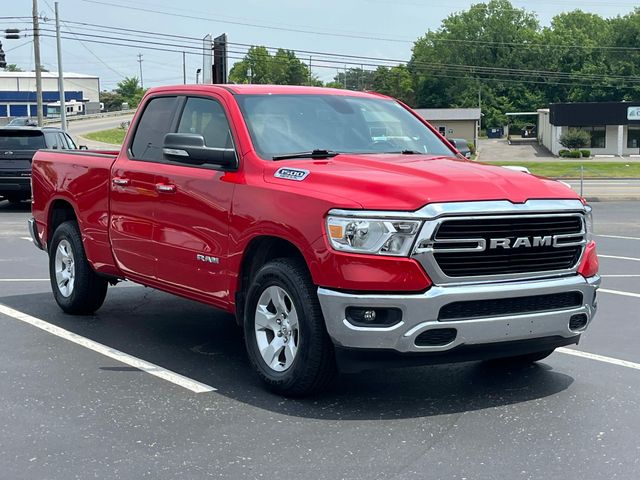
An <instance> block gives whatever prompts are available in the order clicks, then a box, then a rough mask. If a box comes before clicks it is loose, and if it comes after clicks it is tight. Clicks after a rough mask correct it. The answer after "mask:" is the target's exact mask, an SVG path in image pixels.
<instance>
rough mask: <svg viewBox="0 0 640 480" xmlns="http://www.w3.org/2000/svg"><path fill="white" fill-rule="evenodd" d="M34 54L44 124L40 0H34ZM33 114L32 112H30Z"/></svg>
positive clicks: (40, 113)
mask: <svg viewBox="0 0 640 480" xmlns="http://www.w3.org/2000/svg"><path fill="white" fill-rule="evenodd" d="M31 14H32V17H33V56H34V59H35V62H36V102H37V105H38V106H37V112H38V126H39V127H41V126H42V124H43V121H42V120H43V118H42V117H43V114H42V65H41V64H40V26H39V24H38V0H33V8H32V12H31ZM29 116H31V112H29Z"/></svg>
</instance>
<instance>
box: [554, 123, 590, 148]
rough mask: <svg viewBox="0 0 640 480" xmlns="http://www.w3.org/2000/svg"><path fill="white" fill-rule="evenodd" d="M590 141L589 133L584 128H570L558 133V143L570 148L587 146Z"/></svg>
mask: <svg viewBox="0 0 640 480" xmlns="http://www.w3.org/2000/svg"><path fill="white" fill-rule="evenodd" d="M590 143H591V135H590V134H589V132H585V131H584V130H578V129H576V128H572V129H569V130H568V131H567V132H564V133H563V134H562V135H560V145H562V146H563V147H565V148H569V149H571V150H578V149H580V148H584V147H588V146H589V144H590Z"/></svg>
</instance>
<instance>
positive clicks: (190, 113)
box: [153, 97, 235, 304]
mask: <svg viewBox="0 0 640 480" xmlns="http://www.w3.org/2000/svg"><path fill="white" fill-rule="evenodd" d="M177 131H178V132H179V133H195V134H200V135H202V136H203V137H204V139H205V144H206V145H207V146H208V147H218V148H232V147H233V145H234V143H233V141H232V134H231V126H230V124H229V121H228V117H227V115H226V113H225V108H224V106H223V103H222V100H221V99H219V98H216V97H206V98H203V97H187V98H186V100H185V103H184V107H183V109H182V112H181V115H180V119H179V121H178V123H177ZM157 173H158V175H157V184H156V192H157V194H158V202H157V203H156V211H155V217H156V221H157V223H156V225H157V229H156V230H155V232H154V242H153V243H154V248H156V249H157V254H158V258H159V261H158V279H159V280H161V281H162V282H163V283H164V284H169V285H173V286H175V287H179V288H187V289H189V290H191V291H193V292H195V293H198V294H201V295H206V296H207V297H208V298H209V299H211V300H212V301H214V302H216V301H217V302H216V303H221V304H222V303H224V302H226V300H227V298H228V291H227V290H226V289H227V288H228V287H227V279H226V276H225V271H227V270H228V266H227V262H228V261H227V249H228V231H229V215H230V212H229V210H230V206H231V200H232V196H233V190H234V185H235V184H234V183H233V182H231V181H229V178H228V177H229V175H227V172H225V171H224V170H221V169H220V168H219V167H214V166H212V165H206V164H205V165H202V166H192V165H185V164H179V163H176V162H172V161H168V160H167V161H165V163H164V164H162V165H160V166H159V167H158V172H157Z"/></svg>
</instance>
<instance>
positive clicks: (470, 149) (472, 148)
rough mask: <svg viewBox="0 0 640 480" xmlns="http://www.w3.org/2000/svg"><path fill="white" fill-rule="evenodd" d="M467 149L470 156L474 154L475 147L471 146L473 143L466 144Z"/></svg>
mask: <svg viewBox="0 0 640 480" xmlns="http://www.w3.org/2000/svg"><path fill="white" fill-rule="evenodd" d="M467 147H469V151H471V155H475V154H476V146H475V145H474V144H473V142H467Z"/></svg>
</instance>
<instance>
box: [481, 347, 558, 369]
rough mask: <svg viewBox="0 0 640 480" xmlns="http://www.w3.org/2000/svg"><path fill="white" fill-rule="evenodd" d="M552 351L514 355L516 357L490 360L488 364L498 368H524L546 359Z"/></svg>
mask: <svg viewBox="0 0 640 480" xmlns="http://www.w3.org/2000/svg"><path fill="white" fill-rule="evenodd" d="M554 351H555V348H552V349H550V350H543V351H541V352H533V353H527V354H525V355H516V356H512V357H503V358H496V359H494V360H490V362H491V363H495V364H498V365H500V366H509V365H513V366H526V365H530V364H532V363H535V362H538V361H540V360H543V359H545V358H547V357H548V356H549V355H551V354H552V353H553V352H554Z"/></svg>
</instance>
